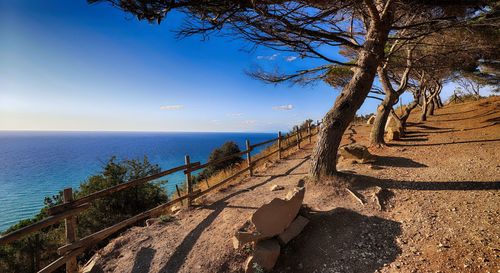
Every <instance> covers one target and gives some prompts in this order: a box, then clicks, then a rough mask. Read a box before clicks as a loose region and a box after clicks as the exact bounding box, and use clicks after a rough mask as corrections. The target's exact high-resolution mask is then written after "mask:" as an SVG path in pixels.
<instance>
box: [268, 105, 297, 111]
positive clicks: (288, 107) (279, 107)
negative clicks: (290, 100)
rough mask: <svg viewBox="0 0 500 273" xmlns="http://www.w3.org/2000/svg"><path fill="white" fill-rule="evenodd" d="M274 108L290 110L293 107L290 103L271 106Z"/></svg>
mask: <svg viewBox="0 0 500 273" xmlns="http://www.w3.org/2000/svg"><path fill="white" fill-rule="evenodd" d="M273 109H274V110H282V111H290V110H292V109H293V105H292V104H286V105H278V106H274V107H273Z"/></svg>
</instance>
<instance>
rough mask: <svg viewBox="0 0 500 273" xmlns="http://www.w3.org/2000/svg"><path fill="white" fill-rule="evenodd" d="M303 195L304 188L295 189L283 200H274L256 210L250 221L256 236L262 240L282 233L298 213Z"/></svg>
mask: <svg viewBox="0 0 500 273" xmlns="http://www.w3.org/2000/svg"><path fill="white" fill-rule="evenodd" d="M304 194H305V188H298V187H297V188H295V189H294V190H293V191H291V192H289V193H288V194H287V198H286V199H285V200H283V199H280V198H274V199H273V200H271V202H269V203H267V204H264V205H262V206H261V207H260V208H259V209H257V211H255V213H254V214H253V215H252V218H251V221H252V223H253V224H254V225H255V230H256V231H257V232H258V234H259V235H261V236H263V237H264V238H271V237H274V236H276V235H278V234H280V233H283V231H285V229H286V228H287V227H288V226H289V225H290V223H292V221H293V220H294V219H295V217H296V216H297V214H298V213H299V210H300V207H301V206H302V201H303V200H304Z"/></svg>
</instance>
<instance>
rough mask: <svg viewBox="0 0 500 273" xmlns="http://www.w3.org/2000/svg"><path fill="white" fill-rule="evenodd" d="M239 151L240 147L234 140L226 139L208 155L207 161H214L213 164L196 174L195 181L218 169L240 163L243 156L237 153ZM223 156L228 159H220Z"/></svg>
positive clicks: (207, 176)
mask: <svg viewBox="0 0 500 273" xmlns="http://www.w3.org/2000/svg"><path fill="white" fill-rule="evenodd" d="M240 152H241V150H240V147H238V144H236V143H235V142H234V141H226V142H225V143H224V144H222V146H221V147H219V148H215V149H214V150H213V151H212V152H211V153H210V155H209V156H208V162H214V164H211V165H209V166H208V167H206V168H205V169H204V170H203V171H202V172H201V173H200V174H198V175H197V176H196V178H195V180H196V182H198V181H201V180H203V179H207V178H209V177H210V176H212V175H214V174H215V173H217V172H219V171H222V170H224V169H227V168H230V167H232V166H234V165H236V164H239V163H241V162H242V161H243V158H241V156H240V155H238V154H239V153H240ZM225 157H228V159H226V160H224V161H220V160H221V159H222V158H225ZM218 161H220V162H218Z"/></svg>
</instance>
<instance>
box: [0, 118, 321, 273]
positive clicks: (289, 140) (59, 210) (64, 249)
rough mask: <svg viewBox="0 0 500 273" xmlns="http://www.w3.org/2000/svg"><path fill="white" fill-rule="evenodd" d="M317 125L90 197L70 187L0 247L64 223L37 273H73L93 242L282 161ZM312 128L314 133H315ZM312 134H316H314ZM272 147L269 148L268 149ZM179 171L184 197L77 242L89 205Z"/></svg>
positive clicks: (0, 240) (187, 162)
mask: <svg viewBox="0 0 500 273" xmlns="http://www.w3.org/2000/svg"><path fill="white" fill-rule="evenodd" d="M319 124H320V123H319V122H318V123H317V125H315V126H311V125H310V124H309V126H308V127H307V129H306V130H304V131H296V132H294V133H292V134H288V135H287V136H286V137H283V136H282V134H281V132H278V137H277V138H273V139H269V140H266V141H263V142H260V143H255V144H250V141H249V140H246V143H245V144H246V150H244V151H241V152H239V153H236V154H232V155H230V156H227V157H224V158H221V159H217V160H212V161H209V162H206V163H204V164H200V162H191V161H190V157H189V155H186V156H185V164H184V165H182V166H178V167H175V168H172V169H169V170H166V171H162V172H160V173H158V174H154V175H151V176H147V177H144V178H141V179H136V180H133V181H129V182H126V183H121V184H119V185H116V186H113V187H110V188H107V189H103V190H100V191H97V192H94V193H92V194H89V195H87V196H84V197H81V198H79V199H75V200H73V190H72V189H71V188H67V189H64V191H63V203H62V204H59V205H56V206H53V207H50V208H49V209H48V214H49V215H50V216H49V217H47V218H45V219H43V220H40V221H38V222H36V223H34V224H31V225H29V226H26V227H23V228H20V229H18V230H15V231H13V232H10V233H8V234H5V235H3V236H1V237H0V245H3V244H8V243H10V242H12V241H15V240H17V239H20V238H22V237H24V236H27V235H29V234H31V233H33V232H36V231H39V230H41V229H42V228H45V227H48V226H51V225H54V224H57V223H59V222H61V221H62V220H64V223H65V236H66V244H65V245H63V246H61V247H59V248H58V249H57V253H58V254H59V255H61V257H59V258H58V259H57V260H55V261H54V262H52V263H50V264H49V265H47V266H46V267H44V268H43V269H41V270H40V271H38V272H39V273H48V272H53V271H55V270H56V269H58V268H59V267H61V266H63V265H64V264H66V272H68V273H75V272H78V267H77V261H76V257H77V256H78V255H80V254H82V253H83V252H84V251H85V250H86V249H88V248H89V247H90V246H92V245H95V244H96V243H98V242H100V241H102V240H104V239H106V238H108V237H109V236H111V235H113V234H114V233H116V232H117V231H119V230H121V229H123V228H125V227H128V226H131V225H133V224H135V223H137V222H139V221H142V220H145V219H147V218H150V217H153V216H157V215H159V214H162V213H163V212H164V211H165V210H166V209H167V208H169V207H171V206H172V205H174V204H177V203H179V202H183V201H184V200H186V199H187V205H188V206H191V205H192V203H193V200H194V199H196V198H198V197H200V196H202V195H205V194H207V193H208V192H210V191H212V190H214V189H216V188H218V187H220V186H222V185H224V184H225V183H227V182H228V181H231V180H232V179H234V178H235V177H237V176H239V175H242V174H244V173H245V172H247V171H248V174H249V175H250V176H252V175H253V169H254V167H255V165H256V163H257V162H260V161H261V160H263V159H265V158H268V157H270V156H272V155H274V154H276V153H278V158H279V159H282V152H283V151H285V150H287V149H289V148H291V147H293V146H296V147H297V149H300V144H301V142H302V141H303V140H304V139H306V138H307V139H308V140H309V143H310V142H311V138H312V136H313V135H315V134H317V133H318V132H319ZM314 129H315V130H314ZM313 131H316V132H314V133H313ZM276 141H277V142H278V143H277V148H276V150H274V151H267V153H265V154H263V156H260V157H258V158H254V160H252V155H251V153H252V151H253V150H254V149H255V148H257V147H260V146H264V145H267V144H270V143H273V142H276ZM286 144H289V145H287V146H284V145H286ZM271 148H272V147H271ZM242 155H246V159H247V166H246V167H245V168H242V169H240V170H238V171H236V172H235V173H233V174H231V175H229V176H228V177H225V178H224V179H223V180H222V181H219V182H217V183H216V184H215V185H212V186H208V185H207V188H206V189H204V190H201V189H199V190H194V187H193V186H194V185H193V180H192V178H191V174H192V173H193V172H194V171H197V170H200V169H203V168H206V167H208V166H210V165H213V164H217V163H221V162H224V161H226V160H228V159H231V158H234V157H235V156H242ZM179 171H183V172H184V174H185V177H186V183H185V185H186V194H185V195H181V194H180V191H179V188H178V187H177V186H176V189H177V194H178V198H175V199H173V200H171V201H168V202H167V203H165V204H161V205H159V206H157V207H155V208H152V209H150V210H148V211H145V212H142V213H140V214H137V215H135V216H133V217H131V218H128V219H126V220H124V221H122V222H119V223H117V224H115V225H113V226H110V227H107V228H105V229H103V230H100V231H98V232H95V233H93V234H91V235H88V236H86V237H84V238H81V239H77V238H76V230H77V221H76V219H77V215H78V214H79V213H80V212H82V211H84V210H86V209H87V208H88V207H89V206H90V205H91V203H92V201H94V200H96V199H99V198H103V197H106V196H109V195H112V194H114V193H116V192H120V191H123V190H126V189H129V188H132V187H136V186H139V185H142V184H145V183H147V182H150V181H153V180H155V179H158V178H160V177H163V176H166V175H169V174H173V173H176V172H179Z"/></svg>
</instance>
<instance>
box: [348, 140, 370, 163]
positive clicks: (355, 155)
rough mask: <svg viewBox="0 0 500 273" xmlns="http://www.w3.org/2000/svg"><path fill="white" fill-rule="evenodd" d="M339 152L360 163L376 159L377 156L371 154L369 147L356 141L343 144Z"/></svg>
mask: <svg viewBox="0 0 500 273" xmlns="http://www.w3.org/2000/svg"><path fill="white" fill-rule="evenodd" d="M339 152H340V155H341V156H342V157H343V158H344V159H354V160H356V161H357V162H360V163H368V162H374V161H375V157H374V156H373V155H372V154H370V152H369V151H368V148H367V147H366V146H363V145H360V144H356V143H354V144H349V145H345V146H342V147H340V149H339Z"/></svg>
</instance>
